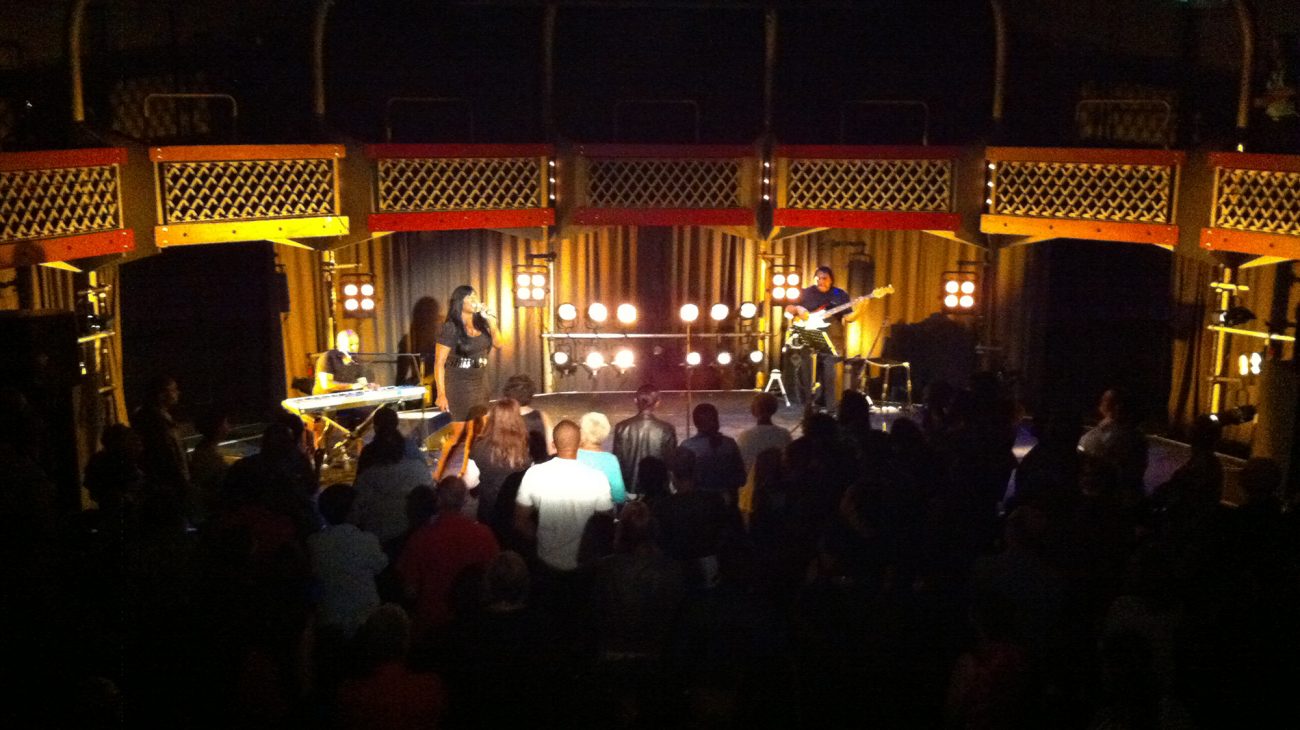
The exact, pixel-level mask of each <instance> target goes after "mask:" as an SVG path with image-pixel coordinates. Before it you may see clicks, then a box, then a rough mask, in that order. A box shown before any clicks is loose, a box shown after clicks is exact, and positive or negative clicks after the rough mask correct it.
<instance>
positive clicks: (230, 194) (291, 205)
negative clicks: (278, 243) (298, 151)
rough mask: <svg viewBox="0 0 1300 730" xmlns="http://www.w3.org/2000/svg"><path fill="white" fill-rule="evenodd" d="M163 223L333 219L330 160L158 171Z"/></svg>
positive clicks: (166, 166)
mask: <svg viewBox="0 0 1300 730" xmlns="http://www.w3.org/2000/svg"><path fill="white" fill-rule="evenodd" d="M159 168H160V172H159V177H160V178H161V181H162V191H163V221H164V222H165V223H204V222H211V221H238V220H264V219H267V218H296V217H308V216H325V215H334V214H335V213H336V211H335V205H334V161H333V160H310V159H309V160H237V161H230V162H167V163H162V164H160V165H159Z"/></svg>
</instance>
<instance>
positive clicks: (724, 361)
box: [718, 350, 731, 365]
mask: <svg viewBox="0 0 1300 730" xmlns="http://www.w3.org/2000/svg"><path fill="white" fill-rule="evenodd" d="M718 364H719V365H730V364H731V353H730V352H727V351H726V350H723V351H721V352H719V353H718Z"/></svg>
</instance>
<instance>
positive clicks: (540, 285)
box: [514, 264, 550, 307]
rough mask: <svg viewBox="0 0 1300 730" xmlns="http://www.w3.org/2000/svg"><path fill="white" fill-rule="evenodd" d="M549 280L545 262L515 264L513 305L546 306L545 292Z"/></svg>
mask: <svg viewBox="0 0 1300 730" xmlns="http://www.w3.org/2000/svg"><path fill="white" fill-rule="evenodd" d="M549 280H550V272H549V269H547V268H546V265H545V264H517V265H515V278H514V281H515V287H516V288H515V306H516V307H543V306H546V292H547V287H548V283H549Z"/></svg>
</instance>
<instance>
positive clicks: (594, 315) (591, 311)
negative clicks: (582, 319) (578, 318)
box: [587, 302, 609, 322]
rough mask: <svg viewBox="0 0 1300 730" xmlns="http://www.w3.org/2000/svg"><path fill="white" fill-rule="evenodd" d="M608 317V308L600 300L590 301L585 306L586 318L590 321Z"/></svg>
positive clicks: (599, 320)
mask: <svg viewBox="0 0 1300 730" xmlns="http://www.w3.org/2000/svg"><path fill="white" fill-rule="evenodd" d="M608 318H609V308H608V307H606V306H605V305H604V304H601V303H600V302H592V303H591V305H590V306H588V307H587V319H590V320H591V321H592V322H604V321H605V320H606V319H608Z"/></svg>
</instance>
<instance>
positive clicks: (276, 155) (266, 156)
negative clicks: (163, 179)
mask: <svg viewBox="0 0 1300 730" xmlns="http://www.w3.org/2000/svg"><path fill="white" fill-rule="evenodd" d="M347 156H348V151H347V148H346V147H344V146H343V145H341V144H230V145H191V146H181V147H150V148H149V159H150V160H152V161H154V162H235V161H253V160H322V159H329V158H334V157H347Z"/></svg>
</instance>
